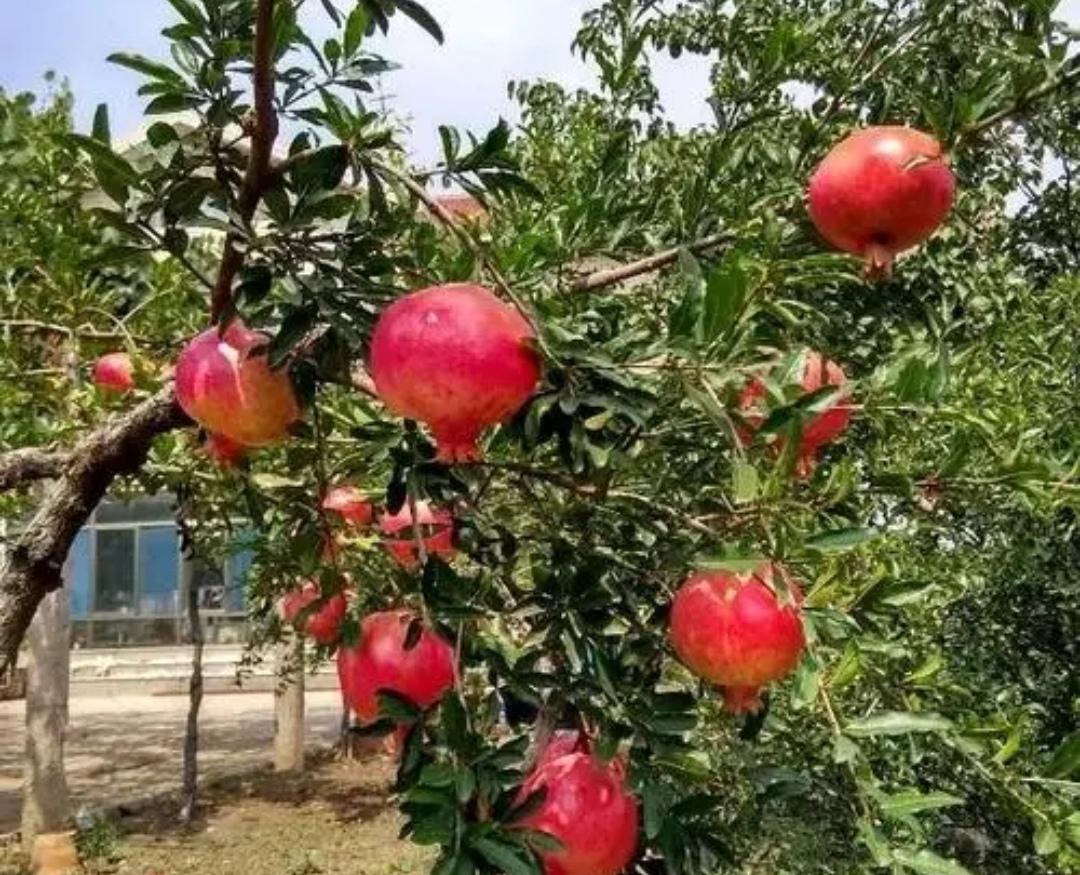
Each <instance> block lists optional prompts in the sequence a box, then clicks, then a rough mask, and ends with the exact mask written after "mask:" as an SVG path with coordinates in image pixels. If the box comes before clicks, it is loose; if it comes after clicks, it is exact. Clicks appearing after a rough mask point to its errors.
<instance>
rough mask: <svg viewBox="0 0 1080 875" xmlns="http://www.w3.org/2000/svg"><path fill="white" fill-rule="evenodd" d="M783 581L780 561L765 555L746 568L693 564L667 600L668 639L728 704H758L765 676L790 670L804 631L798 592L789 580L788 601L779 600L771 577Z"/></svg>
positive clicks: (737, 709) (739, 709)
mask: <svg viewBox="0 0 1080 875" xmlns="http://www.w3.org/2000/svg"><path fill="white" fill-rule="evenodd" d="M776 576H781V577H783V579H784V580H785V581H788V577H787V573H786V572H785V571H784V570H783V569H782V568H781V567H780V566H779V565H774V564H772V563H765V564H763V565H761V566H760V567H759V568H757V569H756V570H755V571H753V572H751V573H749V574H736V573H734V572H731V571H699V572H697V573H695V574H693V575H691V576H690V579H689V580H687V581H686V583H685V584H683V586H682V588H681V589H680V590H679V591H678V592H677V593H676V594H675V599H674V601H673V602H672V604H671V625H670V630H669V632H670V637H671V643H672V645H673V646H674V648H675V653H676V654H677V655H678V657H679V659H680V660H681V661H682V662H683V664H684V665H686V667H687V668H689V669H690V670H691V671H692V672H693V673H694V674H696V675H698V676H699V677H702V678H704V679H705V680H707V681H709V682H711V683H713V684H717V685H719V686H721V687H723V688H724V700H725V702H726V704H727V707H728V709H729V710H730V711H732V712H734V713H736V714H741V713H745V712H754V711H757V710H759V709H760V708H761V700H760V698H759V694H760V692H761V688H762V687H763V686H765V684H768V683H771V682H772V681H776V680H779V679H780V678H783V677H785V676H786V675H788V674H790V673H791V672H792V671H794V669H795V667H796V666H797V665H798V664H799V659H800V658H801V657H802V652H803V647H804V646H805V644H806V639H805V636H804V633H803V622H802V616H801V614H800V608H799V604H800V603H801V601H802V593H801V592H800V590H799V588H798V586H797V585H796V584H795V583H794V582H791V581H788V587H789V590H790V593H791V595H792V597H793V598H794V600H795V603H794V604H787V605H785V604H781V603H780V600H779V599H778V598H777V595H776V592H775V591H774V589H773V580H774V577H776Z"/></svg>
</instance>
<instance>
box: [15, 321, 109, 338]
mask: <svg viewBox="0 0 1080 875" xmlns="http://www.w3.org/2000/svg"><path fill="white" fill-rule="evenodd" d="M0 328H22V329H25V330H27V331H36V332H39V333H42V334H61V335H63V336H64V337H84V338H86V339H87V340H120V339H122V338H124V337H125V336H126V335H125V334H124V333H123V332H120V331H99V330H98V329H96V328H68V327H67V326H66V325H57V324H55V323H52V322H41V321H38V320H37V319H0Z"/></svg>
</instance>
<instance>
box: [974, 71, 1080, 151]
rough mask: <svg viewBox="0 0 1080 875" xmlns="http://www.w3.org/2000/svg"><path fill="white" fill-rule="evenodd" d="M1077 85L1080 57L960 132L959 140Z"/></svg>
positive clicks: (1079, 79) (1079, 73) (1079, 77)
mask: <svg viewBox="0 0 1080 875" xmlns="http://www.w3.org/2000/svg"><path fill="white" fill-rule="evenodd" d="M1075 83H1080V55H1078V56H1077V57H1075V58H1073V59H1071V60H1070V61H1069V62H1068V63H1067V64H1065V65H1064V66H1063V68H1062V72H1061V73H1060V74H1058V75H1057V76H1053V77H1051V78H1050V79H1048V80H1047V81H1046V82H1044V83H1043V84H1042V85H1040V86H1039V87H1038V88H1035V89H1032V90H1031V91H1028V92H1027V93H1026V94H1021V95H1020V96H1019V97H1018V98H1016V100H1015V101H1013V103H1012V104H1011V105H1010V106H1007V107H1005V108H1004V109H1001V110H999V111H998V112H995V113H993V114H992V115H988V116H987V117H986V118H983V119H979V121H977V122H974V123H973V124H971V125H968V126H967V127H966V128H964V129H963V130H962V131H961V132H960V137H959V139H960V140H963V139H965V138H967V137H970V136H973V135H974V134H977V133H979V132H980V131H984V130H986V129H987V128H992V127H993V126H994V125H996V124H999V123H1000V122H1003V121H1005V120H1006V119H1008V118H1011V117H1012V116H1014V115H1017V114H1018V113H1021V112H1023V111H1024V110H1025V109H1027V108H1028V107H1029V106H1031V104H1033V103H1037V102H1038V101H1040V100H1042V99H1043V98H1044V97H1049V96H1050V95H1051V94H1054V93H1055V92H1058V91H1060V90H1062V89H1063V88H1066V87H1067V86H1069V85H1072V84H1075Z"/></svg>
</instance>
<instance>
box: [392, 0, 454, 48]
mask: <svg viewBox="0 0 1080 875" xmlns="http://www.w3.org/2000/svg"><path fill="white" fill-rule="evenodd" d="M396 5H397V8H398V9H400V10H401V11H402V12H404V13H405V14H406V15H407V16H409V18H411V19H412V20H413V21H415V22H416V23H417V24H418V25H420V27H422V28H423V29H424V30H426V31H427V32H428V33H430V34H431V35H432V36H433V37H434V38H435V40H436V41H437V42H439V43H441V42H442V41H443V32H442V28H441V27H439V22H437V21H436V20H435V19H434V17H432V15H431V13H430V12H428V11H427V10H426V9H425V8H424V7H423V6H421V5H420V4H419V3H417V2H416V0H396Z"/></svg>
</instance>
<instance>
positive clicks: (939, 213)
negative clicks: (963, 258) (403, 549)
mask: <svg viewBox="0 0 1080 875" xmlns="http://www.w3.org/2000/svg"><path fill="white" fill-rule="evenodd" d="M955 193H956V180H955V179H954V177H953V173H952V170H951V169H950V168H949V164H948V160H947V158H946V156H945V154H944V152H943V151H942V148H941V144H940V143H938V141H937V140H935V139H934V138H933V137H931V136H930V135H929V134H924V133H922V132H921V131H916V130H912V129H911V128H905V127H895V126H886V127H870V128H865V129H864V130H861V131H857V132H856V133H854V134H852V135H851V136H849V137H848V138H847V139H845V140H843V141H841V142H840V143H839V144H838V145H837V146H835V147H834V148H833V150H832V151H831V152H829V154H828V155H826V156H825V160H824V161H822V162H821V164H820V165H819V166H818V168H817V170H816V171H815V172H814V175H813V176H812V177H811V179H810V187H809V194H808V197H809V206H810V218H811V219H812V220H813V222H814V225H815V226H817V229H818V231H819V232H820V233H821V235H822V236H823V237H824V238H825V239H826V240H828V241H829V242H830V243H831V244H832V245H833V246H836V247H837V248H838V249H842V250H844V251H845V252H851V253H853V254H855V255H860V256H862V257H863V258H864V259H865V261H866V272H867V274H868V275H869V276H883V275H888V274H889V273H890V272H891V271H892V264H893V259H894V258H895V257H896V255H897V253H900V252H903V251H904V250H905V249H910V248H912V247H913V246H917V245H918V244H919V243H922V242H923V241H924V240H926V238H927V237H929V236H930V235H931V234H933V233H934V231H935V230H936V229H937V227H938V226H939V225H940V224H941V223H942V222H943V221H944V220H945V217H946V216H948V214H949V210H950V209H952V205H953V199H954V197H955Z"/></svg>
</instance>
